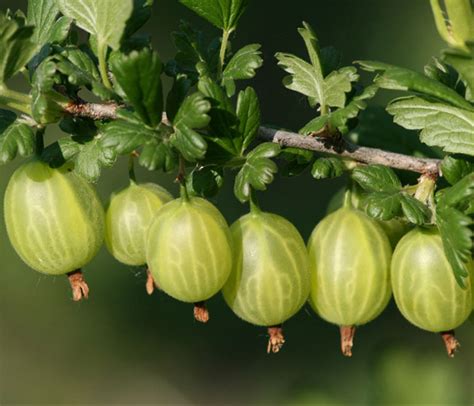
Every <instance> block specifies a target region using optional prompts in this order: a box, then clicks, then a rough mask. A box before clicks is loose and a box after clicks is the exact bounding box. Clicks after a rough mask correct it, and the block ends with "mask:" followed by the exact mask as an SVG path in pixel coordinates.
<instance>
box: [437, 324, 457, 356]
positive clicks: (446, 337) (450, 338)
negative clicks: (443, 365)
mask: <svg viewBox="0 0 474 406" xmlns="http://www.w3.org/2000/svg"><path fill="white" fill-rule="evenodd" d="M440 334H441V338H442V339H443V341H444V345H445V346H446V351H447V352H448V357H449V358H454V354H455V353H456V351H457V350H458V349H459V347H460V346H461V344H459V341H458V340H457V339H456V337H455V335H454V330H450V331H443V332H442V333H440Z"/></svg>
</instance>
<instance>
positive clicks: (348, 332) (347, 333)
mask: <svg viewBox="0 0 474 406" xmlns="http://www.w3.org/2000/svg"><path fill="white" fill-rule="evenodd" d="M340 332H341V351H342V353H343V354H344V356H345V357H352V347H353V346H354V336H355V332H356V328H355V326H341V327H340Z"/></svg>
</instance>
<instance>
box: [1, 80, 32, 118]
mask: <svg viewBox="0 0 474 406" xmlns="http://www.w3.org/2000/svg"><path fill="white" fill-rule="evenodd" d="M0 104H4V105H5V106H7V107H10V108H12V109H15V110H18V111H21V112H22V113H25V114H28V115H31V96H30V95H28V94H25V93H21V92H17V91H16V90H12V89H9V88H8V87H6V86H5V85H0Z"/></svg>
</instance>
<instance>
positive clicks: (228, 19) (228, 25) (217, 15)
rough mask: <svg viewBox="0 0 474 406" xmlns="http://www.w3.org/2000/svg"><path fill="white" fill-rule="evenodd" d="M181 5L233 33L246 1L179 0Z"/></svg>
mask: <svg viewBox="0 0 474 406" xmlns="http://www.w3.org/2000/svg"><path fill="white" fill-rule="evenodd" d="M180 2H181V4H184V5H185V6H186V7H188V8H190V9H191V10H193V11H194V12H195V13H196V14H198V15H199V16H201V17H203V18H205V19H206V20H207V21H209V22H210V23H211V24H213V25H215V26H216V27H218V28H221V29H223V30H226V31H233V30H234V29H235V28H236V27H237V23H238V21H239V19H240V17H241V16H242V14H243V13H244V11H245V8H246V7H247V4H248V0H180Z"/></svg>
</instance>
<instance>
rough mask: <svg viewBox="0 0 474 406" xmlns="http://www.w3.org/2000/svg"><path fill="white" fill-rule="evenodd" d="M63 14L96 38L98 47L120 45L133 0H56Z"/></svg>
mask: <svg viewBox="0 0 474 406" xmlns="http://www.w3.org/2000/svg"><path fill="white" fill-rule="evenodd" d="M56 1H57V4H58V6H59V9H60V10H61V13H63V14H64V15H65V16H67V17H69V18H72V19H73V20H74V21H75V22H76V25H77V26H78V27H80V28H82V29H83V30H84V31H86V32H88V33H89V34H91V35H94V36H95V37H96V38H97V43H98V45H99V47H101V46H105V45H108V46H110V47H111V48H112V49H115V50H116V49H118V48H119V47H120V41H121V39H122V35H123V32H124V30H125V26H126V23H127V20H128V19H129V18H130V16H131V15H132V12H133V0H120V1H114V0H56Z"/></svg>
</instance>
